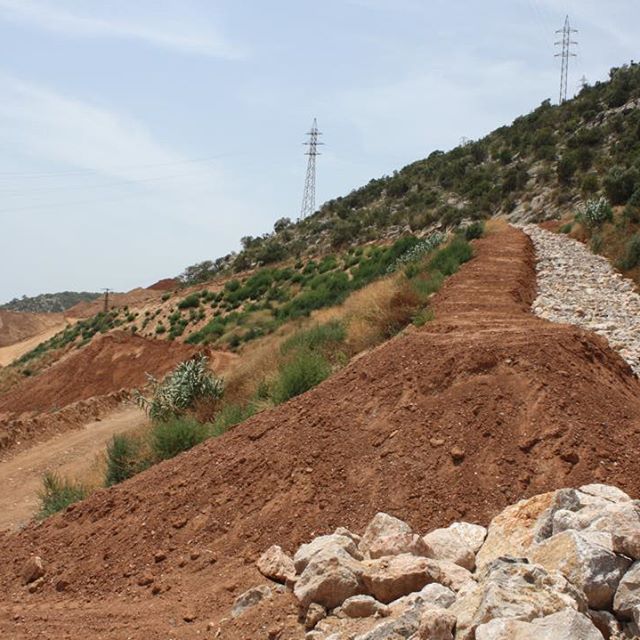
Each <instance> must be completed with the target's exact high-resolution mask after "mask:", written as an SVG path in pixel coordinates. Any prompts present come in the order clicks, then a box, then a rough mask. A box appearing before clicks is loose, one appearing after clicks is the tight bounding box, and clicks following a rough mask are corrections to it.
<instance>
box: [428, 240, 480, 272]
mask: <svg viewBox="0 0 640 640" xmlns="http://www.w3.org/2000/svg"><path fill="white" fill-rule="evenodd" d="M472 256H473V249H472V248H471V245H470V244H469V242H468V241H467V240H465V239H464V238H459V237H458V238H454V239H453V240H452V241H451V242H450V243H449V244H448V245H447V246H446V247H443V248H442V249H440V250H439V251H438V252H437V253H436V255H435V256H433V258H432V259H431V261H430V262H429V270H430V271H439V272H440V273H441V274H442V275H445V276H450V275H452V274H454V273H455V272H456V271H457V270H458V269H459V268H460V265H461V264H462V263H463V262H466V261H467V260H470V259H471V257H472Z"/></svg>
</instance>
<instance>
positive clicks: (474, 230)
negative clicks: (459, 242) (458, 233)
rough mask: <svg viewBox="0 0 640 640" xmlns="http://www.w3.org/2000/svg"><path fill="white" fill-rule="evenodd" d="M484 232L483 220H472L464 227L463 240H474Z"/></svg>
mask: <svg viewBox="0 0 640 640" xmlns="http://www.w3.org/2000/svg"><path fill="white" fill-rule="evenodd" d="M483 234H484V222H481V221H478V222H472V223H471V224H470V225H469V226H468V227H465V230H464V238H465V240H475V239H476V238H482V235H483Z"/></svg>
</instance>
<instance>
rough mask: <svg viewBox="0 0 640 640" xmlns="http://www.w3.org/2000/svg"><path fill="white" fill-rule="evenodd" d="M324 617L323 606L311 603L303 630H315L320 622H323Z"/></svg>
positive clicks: (325, 612) (325, 611) (325, 614)
mask: <svg viewBox="0 0 640 640" xmlns="http://www.w3.org/2000/svg"><path fill="white" fill-rule="evenodd" d="M326 617H327V610H326V609H325V608H324V607H323V606H321V605H319V604H315V603H311V604H310V605H309V608H308V609H307V613H306V615H305V618H304V628H305V629H306V630H307V631H311V630H313V629H315V627H316V625H317V624H318V622H320V620H323V619H324V618H326Z"/></svg>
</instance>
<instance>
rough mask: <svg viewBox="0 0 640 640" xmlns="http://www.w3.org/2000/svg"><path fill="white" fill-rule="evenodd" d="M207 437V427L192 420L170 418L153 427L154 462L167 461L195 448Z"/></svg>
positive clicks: (152, 446)
mask: <svg viewBox="0 0 640 640" xmlns="http://www.w3.org/2000/svg"><path fill="white" fill-rule="evenodd" d="M208 437H209V426H208V425H205V424H201V423H200V422H198V421H197V420H195V419H193V418H184V417H182V418H171V419H169V420H167V421H164V422H158V423H156V424H155V425H154V426H153V431H152V432H151V448H152V450H153V454H154V457H155V459H156V460H168V459H169V458H173V457H175V456H177V455H178V454H179V453H182V452H183V451H188V450H189V449H191V448H192V447H195V446H196V445H197V444H200V443H201V442H203V441H204V440H206V439H207V438H208Z"/></svg>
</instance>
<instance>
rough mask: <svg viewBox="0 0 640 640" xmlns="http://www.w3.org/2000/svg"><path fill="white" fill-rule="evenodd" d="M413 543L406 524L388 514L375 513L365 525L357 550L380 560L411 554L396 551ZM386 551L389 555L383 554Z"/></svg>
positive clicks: (409, 551)
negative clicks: (388, 556)
mask: <svg viewBox="0 0 640 640" xmlns="http://www.w3.org/2000/svg"><path fill="white" fill-rule="evenodd" d="M413 542H414V533H413V531H412V530H411V527H410V526H409V525H408V524H407V523H406V522H403V521H402V520H400V519H399V518H395V517H394V516H390V515H389V514H388V513H376V515H375V516H374V517H373V519H372V520H371V522H370V523H369V524H368V525H367V528H366V529H365V532H364V535H363V536H362V539H361V540H360V544H359V545H358V549H359V550H360V552H361V553H362V554H363V555H365V556H368V557H371V558H380V557H382V556H385V555H390V556H391V555H399V554H400V553H412V550H411V549H404V550H403V551H398V550H397V549H398V548H402V547H403V546H407V545H411V544H412V543H413ZM387 549H388V550H389V553H385V550H387ZM372 552H373V553H372Z"/></svg>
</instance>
